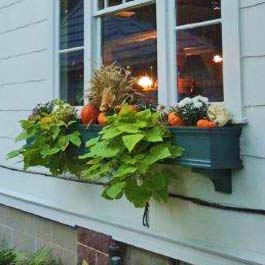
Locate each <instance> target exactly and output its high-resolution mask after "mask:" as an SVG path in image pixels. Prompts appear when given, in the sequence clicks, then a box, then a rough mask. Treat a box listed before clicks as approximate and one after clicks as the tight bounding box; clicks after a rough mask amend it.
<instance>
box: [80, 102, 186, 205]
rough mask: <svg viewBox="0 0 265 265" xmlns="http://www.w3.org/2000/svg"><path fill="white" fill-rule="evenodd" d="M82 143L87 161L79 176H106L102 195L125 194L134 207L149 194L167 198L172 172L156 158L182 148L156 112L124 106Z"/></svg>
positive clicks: (177, 152)
mask: <svg viewBox="0 0 265 265" xmlns="http://www.w3.org/2000/svg"><path fill="white" fill-rule="evenodd" d="M86 146H87V147H88V151H87V153H86V154H84V155H83V156H81V157H80V159H84V160H85V161H86V163H87V168H86V170H84V171H83V172H82V178H83V179H84V180H92V179H93V180H94V179H99V178H105V177H106V176H108V177H109V181H108V182H107V183H106V186H105V188H104V192H103V194H102V195H103V197H105V198H107V199H110V200H113V199H119V198H121V197H122V196H123V195H125V196H126V198H127V199H128V200H129V201H130V202H132V203H133V204H134V205H135V207H144V206H145V205H146V203H147V202H148V201H149V200H150V199H151V198H154V199H155V200H157V201H159V202H166V201H167V199H168V184H169V178H170V177H171V176H172V172H169V170H165V169H163V167H162V166H161V165H160V162H161V161H163V160H165V159H172V158H177V157H180V156H181V155H182V152H183V149H182V148H181V147H177V146H174V145H173V144H172V142H171V135H170V133H169V131H168V130H167V128H166V127H165V126H164V125H163V123H162V122H161V120H160V115H159V114H158V113H153V112H151V110H149V109H147V110H144V111H141V112H132V111H131V110H130V109H129V108H127V107H124V108H123V109H122V111H121V112H120V113H119V114H115V115H113V116H110V117H109V118H108V126H106V127H104V128H103V130H102V131H101V132H100V135H99V137H97V138H94V139H91V140H89V141H88V142H87V143H86Z"/></svg>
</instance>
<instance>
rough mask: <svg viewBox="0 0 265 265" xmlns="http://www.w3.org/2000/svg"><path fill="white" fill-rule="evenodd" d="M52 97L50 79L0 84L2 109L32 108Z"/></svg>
mask: <svg viewBox="0 0 265 265" xmlns="http://www.w3.org/2000/svg"><path fill="white" fill-rule="evenodd" d="M29 95H30V96H29ZM17 99H19V100H17ZM52 99H53V90H52V87H50V84H49V82H48V81H39V82H26V83H22V84H21V83H18V84H13V85H3V86H0V110H32V109H33V108H34V107H35V106H36V104H38V103H44V102H47V101H50V100H52Z"/></svg>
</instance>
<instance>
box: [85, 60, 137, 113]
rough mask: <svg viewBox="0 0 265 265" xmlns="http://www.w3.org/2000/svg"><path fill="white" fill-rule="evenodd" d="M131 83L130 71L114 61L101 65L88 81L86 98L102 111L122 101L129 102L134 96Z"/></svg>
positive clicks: (111, 108)
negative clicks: (88, 86) (88, 87)
mask: <svg viewBox="0 0 265 265" xmlns="http://www.w3.org/2000/svg"><path fill="white" fill-rule="evenodd" d="M133 83H134V81H133V79H132V78H131V76H130V73H129V72H128V71H126V70H125V69H123V68H121V67H119V66H118V65H117V64H116V63H113V64H111V65H108V66H102V67H101V68H100V69H98V70H96V71H95V72H94V76H93V78H92V80H91V81H90V89H89V91H88V99H89V101H90V102H91V103H92V104H94V105H95V106H96V107H97V108H99V110H100V111H102V112H106V111H109V110H113V109H115V108H116V107H117V106H120V105H122V104H124V103H128V104H131V103H132V102H133V101H134V100H135V96H136V91H135V90H134V89H133Z"/></svg>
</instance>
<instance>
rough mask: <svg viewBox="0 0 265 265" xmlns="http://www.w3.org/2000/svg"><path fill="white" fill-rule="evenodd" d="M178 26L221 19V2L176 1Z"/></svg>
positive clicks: (201, 0) (204, 0)
mask: <svg viewBox="0 0 265 265" xmlns="http://www.w3.org/2000/svg"><path fill="white" fill-rule="evenodd" d="M176 8H177V12H176V14H177V25H183V24H190V23H197V22H202V21H207V20H212V19H218V18H221V0H176Z"/></svg>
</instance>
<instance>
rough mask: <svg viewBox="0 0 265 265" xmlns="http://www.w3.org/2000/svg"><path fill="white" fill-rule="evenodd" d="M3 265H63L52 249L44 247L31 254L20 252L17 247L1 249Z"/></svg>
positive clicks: (0, 258)
mask: <svg viewBox="0 0 265 265" xmlns="http://www.w3.org/2000/svg"><path fill="white" fill-rule="evenodd" d="M0 264H1V265H61V262H60V261H59V259H57V258H55V257H54V256H53V255H52V252H51V250H49V249H47V248H42V249H39V250H37V251H36V252H35V253H33V254H32V255H31V256H27V255H26V254H25V253H22V252H18V251H16V250H15V249H1V250H0Z"/></svg>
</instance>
